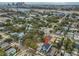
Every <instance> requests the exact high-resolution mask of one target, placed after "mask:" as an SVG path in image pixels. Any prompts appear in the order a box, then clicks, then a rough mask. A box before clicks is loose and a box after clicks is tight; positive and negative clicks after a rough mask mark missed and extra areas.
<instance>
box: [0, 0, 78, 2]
mask: <svg viewBox="0 0 79 59" xmlns="http://www.w3.org/2000/svg"><path fill="white" fill-rule="evenodd" d="M3 1H4V2H79V0H0V2H3Z"/></svg>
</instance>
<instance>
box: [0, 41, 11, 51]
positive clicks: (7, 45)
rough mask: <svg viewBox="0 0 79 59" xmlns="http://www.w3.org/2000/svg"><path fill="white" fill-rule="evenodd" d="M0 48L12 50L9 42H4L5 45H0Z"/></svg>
mask: <svg viewBox="0 0 79 59" xmlns="http://www.w3.org/2000/svg"><path fill="white" fill-rule="evenodd" d="M0 47H1V48H3V49H5V50H7V49H9V48H10V44H9V43H7V42H4V43H2V44H1V45H0Z"/></svg>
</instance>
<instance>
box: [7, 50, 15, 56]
mask: <svg viewBox="0 0 79 59" xmlns="http://www.w3.org/2000/svg"><path fill="white" fill-rule="evenodd" d="M15 53H16V49H15V48H10V49H8V50H7V51H6V54H7V55H8V56H13V55H14V54H15Z"/></svg>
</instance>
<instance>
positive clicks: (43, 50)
mask: <svg viewBox="0 0 79 59" xmlns="http://www.w3.org/2000/svg"><path fill="white" fill-rule="evenodd" d="M51 47H52V45H50V44H43V46H42V48H41V51H42V52H44V53H47V52H48V51H49V50H50V49H51Z"/></svg>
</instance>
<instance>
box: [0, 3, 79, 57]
mask: <svg viewBox="0 0 79 59" xmlns="http://www.w3.org/2000/svg"><path fill="white" fill-rule="evenodd" d="M6 3H7V2H6ZM19 4H20V5H21V6H20V5H19ZM12 5H13V6H12ZM12 5H10V4H9V3H8V5H7V6H6V8H2V7H0V56H79V11H78V10H75V8H76V7H74V8H72V7H73V6H72V5H70V6H71V7H70V8H72V10H67V9H65V8H66V7H62V6H60V8H61V9H59V8H56V9H55V8H54V7H50V5H49V7H50V8H47V7H46V6H47V5H46V6H45V5H44V6H45V8H44V6H43V5H41V6H40V7H39V5H38V6H35V5H34V6H31V5H30V7H29V5H28V4H26V3H13V4H12ZM17 5H19V6H17ZM26 5H27V7H26ZM4 7H5V6H4ZM17 7H18V8H17ZM38 7H39V8H38ZM58 7H59V6H58ZM29 8H30V9H29ZM52 8H53V9H52ZM62 8H64V10H62Z"/></svg>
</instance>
